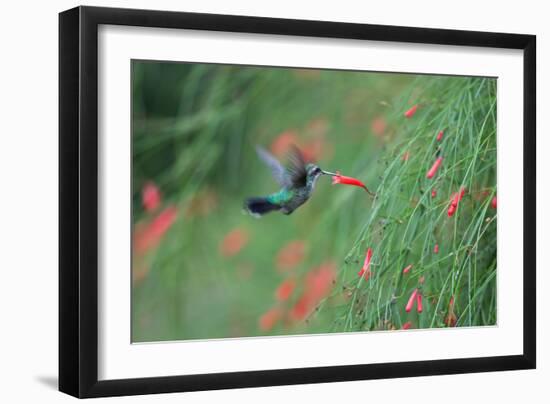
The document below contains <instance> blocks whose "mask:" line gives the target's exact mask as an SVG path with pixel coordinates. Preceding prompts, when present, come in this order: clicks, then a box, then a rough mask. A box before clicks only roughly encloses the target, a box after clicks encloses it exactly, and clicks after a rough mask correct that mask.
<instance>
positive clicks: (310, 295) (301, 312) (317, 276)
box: [290, 262, 336, 320]
mask: <svg viewBox="0 0 550 404" xmlns="http://www.w3.org/2000/svg"><path fill="white" fill-rule="evenodd" d="M335 275H336V265H335V264H334V263H333V262H326V263H324V264H322V265H320V266H319V267H318V268H317V269H314V270H312V271H310V272H309V273H308V274H307V276H306V280H305V287H304V292H303V294H302V296H301V297H300V299H298V301H297V302H296V304H295V305H294V306H293V307H292V309H291V311H290V317H291V318H292V319H294V320H302V319H304V318H305V317H306V316H307V315H308V314H309V312H310V311H311V310H313V308H314V307H315V306H316V305H317V304H318V303H319V301H320V300H322V299H324V298H325V297H326V296H327V295H328V294H329V293H330V290H331V288H332V285H333V283H334V277H335Z"/></svg>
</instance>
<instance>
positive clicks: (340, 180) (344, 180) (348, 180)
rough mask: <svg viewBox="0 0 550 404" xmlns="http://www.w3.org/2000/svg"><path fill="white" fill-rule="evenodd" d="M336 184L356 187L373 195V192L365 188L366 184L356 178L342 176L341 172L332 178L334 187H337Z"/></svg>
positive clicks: (337, 172)
mask: <svg viewBox="0 0 550 404" xmlns="http://www.w3.org/2000/svg"><path fill="white" fill-rule="evenodd" d="M335 184H347V185H354V186H356V187H361V188H363V189H364V190H365V191H367V192H368V193H369V194H371V195H372V192H370V191H369V190H368V188H367V187H366V186H365V184H363V183H362V182H361V181H359V180H358V179H356V178H352V177H346V176H345V175H340V172H339V171H336V175H334V176H332V185H335Z"/></svg>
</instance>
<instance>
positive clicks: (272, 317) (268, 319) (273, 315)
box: [258, 307, 282, 331]
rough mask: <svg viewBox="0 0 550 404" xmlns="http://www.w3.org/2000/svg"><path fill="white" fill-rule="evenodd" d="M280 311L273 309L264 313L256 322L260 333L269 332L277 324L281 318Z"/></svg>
mask: <svg viewBox="0 0 550 404" xmlns="http://www.w3.org/2000/svg"><path fill="white" fill-rule="evenodd" d="M281 314H282V313H281V310H280V309H279V308H277V307H274V308H272V309H270V310H268V311H266V312H265V313H264V314H263V315H262V316H261V317H260V320H259V322H258V325H259V327H260V329H261V330H262V331H269V330H271V329H272V328H273V327H275V325H276V324H277V323H278V322H279V320H280V318H281Z"/></svg>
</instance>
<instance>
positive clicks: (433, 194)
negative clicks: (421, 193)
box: [432, 188, 437, 198]
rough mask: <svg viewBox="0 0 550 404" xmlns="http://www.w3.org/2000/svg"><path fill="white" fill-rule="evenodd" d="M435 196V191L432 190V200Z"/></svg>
mask: <svg viewBox="0 0 550 404" xmlns="http://www.w3.org/2000/svg"><path fill="white" fill-rule="evenodd" d="M436 196H437V191H436V190H435V188H434V189H432V198H435V197H436Z"/></svg>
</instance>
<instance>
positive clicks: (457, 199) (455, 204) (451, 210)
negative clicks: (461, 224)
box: [447, 187, 466, 217]
mask: <svg viewBox="0 0 550 404" xmlns="http://www.w3.org/2000/svg"><path fill="white" fill-rule="evenodd" d="M465 193H466V189H465V188H464V187H461V188H460V191H459V192H457V193H455V194H453V197H452V199H451V205H450V206H449V210H448V211H447V215H448V216H449V217H451V216H452V215H454V214H455V212H456V209H457V208H458V202H460V200H461V199H462V198H463V197H464V194H465Z"/></svg>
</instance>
